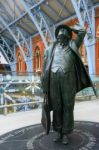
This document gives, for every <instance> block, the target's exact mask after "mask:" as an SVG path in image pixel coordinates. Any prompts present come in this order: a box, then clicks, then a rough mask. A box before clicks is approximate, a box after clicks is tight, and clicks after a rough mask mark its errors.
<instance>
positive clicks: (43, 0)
mask: <svg viewBox="0 0 99 150" xmlns="http://www.w3.org/2000/svg"><path fill="white" fill-rule="evenodd" d="M45 1H46V0H41V1H40V2H38V3H36V4H35V5H33V6H32V7H31V8H30V10H32V9H34V8H37V7H39V6H40V5H41V4H43V3H45ZM20 2H21V1H20ZM27 14H28V12H24V13H23V14H22V15H20V16H19V17H18V18H16V19H15V20H14V21H12V22H11V23H9V24H8V27H10V26H12V25H14V24H15V23H16V22H17V21H19V20H21V18H22V17H24V16H26V15H27ZM6 29H7V28H6V27H5V29H3V30H2V31H1V32H0V33H3V32H4V31H5V30H6Z"/></svg>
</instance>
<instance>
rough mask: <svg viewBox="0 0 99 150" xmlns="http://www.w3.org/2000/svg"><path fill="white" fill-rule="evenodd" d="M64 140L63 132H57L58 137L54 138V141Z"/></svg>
mask: <svg viewBox="0 0 99 150" xmlns="http://www.w3.org/2000/svg"><path fill="white" fill-rule="evenodd" d="M61 141H62V134H61V133H57V136H56V138H54V139H53V142H56V143H58V142H61Z"/></svg>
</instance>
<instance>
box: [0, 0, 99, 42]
mask: <svg viewBox="0 0 99 150" xmlns="http://www.w3.org/2000/svg"><path fill="white" fill-rule="evenodd" d="M24 2H25V4H26V5H27V7H28V8H29V9H30V10H31V12H32V14H33V15H34V16H35V15H37V13H38V12H39V10H40V12H41V13H42V14H43V15H44V17H45V18H46V21H47V23H48V24H49V26H50V27H53V26H54V25H56V26H57V25H58V24H60V23H61V22H64V21H66V20H68V19H69V18H72V17H74V16H75V15H76V14H75V10H74V7H73V6H72V3H71V0H41V1H40V0H24ZM97 4H98V5H99V0H89V7H91V6H93V5H94V6H96V5H97ZM38 19H39V17H38ZM17 27H18V28H19V29H20V30H21V31H22V33H23V35H24V37H25V38H28V37H30V36H34V35H35V34H37V33H38V30H37V28H36V26H35V24H34V23H33V21H32V19H31V18H30V15H29V13H28V10H27V11H26V9H25V7H24V5H23V3H21V1H20V0H14V1H13V0H5V1H4V0H0V35H1V36H3V37H5V38H6V39H7V40H8V42H9V41H10V43H11V42H12V44H13V43H15V40H14V39H13V38H12V35H11V33H10V32H9V29H8V28H10V29H11V30H12V31H13V33H14V34H16V36H17V30H16V28H17ZM21 40H22V39H21V37H20V39H19V41H21Z"/></svg>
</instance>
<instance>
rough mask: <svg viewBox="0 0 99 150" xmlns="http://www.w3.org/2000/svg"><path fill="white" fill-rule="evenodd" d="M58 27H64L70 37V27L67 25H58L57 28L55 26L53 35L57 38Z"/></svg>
mask: <svg viewBox="0 0 99 150" xmlns="http://www.w3.org/2000/svg"><path fill="white" fill-rule="evenodd" d="M60 29H66V30H67V31H68V34H69V35H68V37H69V38H70V39H71V37H72V30H71V28H70V27H69V26H67V25H59V26H58V27H57V28H56V30H55V37H56V38H57V36H58V33H59V30H60Z"/></svg>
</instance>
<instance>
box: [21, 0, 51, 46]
mask: <svg viewBox="0 0 99 150" xmlns="http://www.w3.org/2000/svg"><path fill="white" fill-rule="evenodd" d="M40 2H41V1H40ZM21 3H22V5H23V6H24V8H25V10H26V12H28V14H29V16H30V18H31V20H32V22H33V23H34V24H35V26H36V28H37V30H38V31H39V34H40V36H41V38H42V40H43V42H44V45H45V47H46V48H47V47H48V44H47V41H46V37H45V35H44V33H43V31H42V28H43V27H44V25H45V28H46V30H47V29H48V26H47V25H46V24H47V23H46V24H45V22H46V21H44V18H42V17H41V18H40V20H39V22H38V21H37V16H36V15H37V14H38V12H37V13H36V14H35V15H33V13H32V12H31V9H30V8H28V7H27V6H26V4H25V2H24V1H23V0H21ZM51 38H52V37H51Z"/></svg>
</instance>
